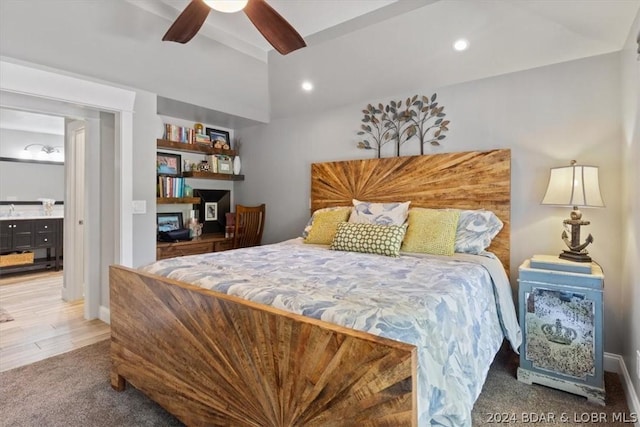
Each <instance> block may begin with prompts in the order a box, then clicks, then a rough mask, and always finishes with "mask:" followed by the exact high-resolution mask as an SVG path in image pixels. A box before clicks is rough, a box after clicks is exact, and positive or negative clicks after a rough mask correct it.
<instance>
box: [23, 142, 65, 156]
mask: <svg viewBox="0 0 640 427" xmlns="http://www.w3.org/2000/svg"><path fill="white" fill-rule="evenodd" d="M31 147H42V148H41V149H40V150H39V151H43V152H45V153H46V154H53V153H59V152H60V148H62V147H54V146H53V145H45V144H29V145H27V146H25V147H24V150H25V151H29V148H31Z"/></svg>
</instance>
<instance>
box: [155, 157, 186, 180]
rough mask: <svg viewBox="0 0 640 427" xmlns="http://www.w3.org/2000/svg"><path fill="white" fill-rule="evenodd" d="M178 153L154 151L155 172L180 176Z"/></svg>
mask: <svg viewBox="0 0 640 427" xmlns="http://www.w3.org/2000/svg"><path fill="white" fill-rule="evenodd" d="M181 165H182V156H180V154H170V153H156V172H157V174H158V175H166V176H180V174H181V173H182V167H181Z"/></svg>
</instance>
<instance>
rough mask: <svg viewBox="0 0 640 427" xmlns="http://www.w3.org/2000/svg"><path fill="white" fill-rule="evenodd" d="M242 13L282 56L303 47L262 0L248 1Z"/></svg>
mask: <svg viewBox="0 0 640 427" xmlns="http://www.w3.org/2000/svg"><path fill="white" fill-rule="evenodd" d="M244 13H245V14H246V15H247V17H248V18H249V19H250V20H251V22H252V23H253V25H255V27H256V28H257V29H258V31H260V33H261V34H262V35H263V36H264V38H265V39H267V41H268V42H269V43H271V46H273V47H274V48H275V49H276V50H277V51H278V52H280V53H281V54H282V55H286V54H287V53H290V52H293V51H294V50H297V49H300V48H302V47H305V46H306V45H307V44H306V43H305V42H304V39H303V38H302V37H301V36H300V34H298V32H297V31H296V30H295V29H294V28H293V27H292V26H291V24H289V23H288V22H287V21H286V20H285V19H284V18H283V17H282V16H281V15H280V14H279V13H278V12H276V11H275V10H274V9H273V8H272V7H271V6H269V5H268V4H267V3H266V2H265V1H264V0H249V3H248V4H247V5H246V6H245V8H244Z"/></svg>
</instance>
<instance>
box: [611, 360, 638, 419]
mask: <svg viewBox="0 0 640 427" xmlns="http://www.w3.org/2000/svg"><path fill="white" fill-rule="evenodd" d="M604 370H605V371H610V372H615V373H617V374H618V375H620V379H621V381H622V388H623V389H624V394H625V397H626V398H627V403H628V404H629V412H631V413H635V414H640V400H638V394H637V393H636V390H635V389H634V388H633V382H632V381H631V375H629V370H628V369H627V365H626V364H625V363H624V359H623V357H622V356H620V355H619V354H614V353H607V352H605V353H604ZM635 426H636V427H640V420H638V422H636V423H635Z"/></svg>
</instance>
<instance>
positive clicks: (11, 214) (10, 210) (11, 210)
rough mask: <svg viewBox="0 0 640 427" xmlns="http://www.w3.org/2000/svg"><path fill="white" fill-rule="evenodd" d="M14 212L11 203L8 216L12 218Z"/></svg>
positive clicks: (13, 206)
mask: <svg viewBox="0 0 640 427" xmlns="http://www.w3.org/2000/svg"><path fill="white" fill-rule="evenodd" d="M15 211H16V207H15V205H14V204H13V203H11V204H10V205H9V216H13V213H14V212H15Z"/></svg>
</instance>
